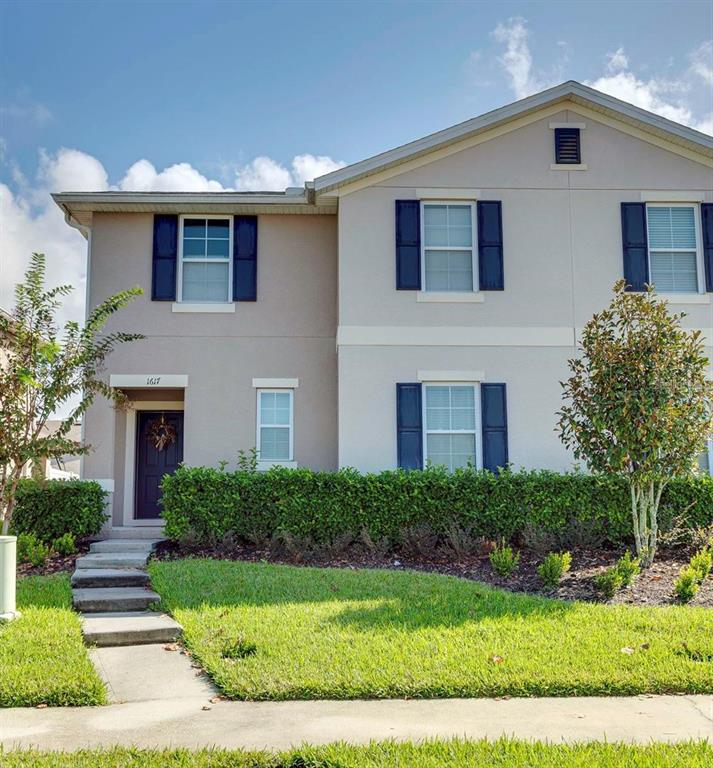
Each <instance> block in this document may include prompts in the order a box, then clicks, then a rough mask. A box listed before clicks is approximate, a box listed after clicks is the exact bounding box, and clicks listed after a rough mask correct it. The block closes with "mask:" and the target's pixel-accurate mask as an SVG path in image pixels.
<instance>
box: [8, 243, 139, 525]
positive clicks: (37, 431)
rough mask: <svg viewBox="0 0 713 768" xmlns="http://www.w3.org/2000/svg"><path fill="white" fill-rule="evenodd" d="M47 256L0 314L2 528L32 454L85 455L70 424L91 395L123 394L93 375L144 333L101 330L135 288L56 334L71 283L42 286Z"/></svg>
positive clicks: (35, 260) (117, 397) (36, 261)
mask: <svg viewBox="0 0 713 768" xmlns="http://www.w3.org/2000/svg"><path fill="white" fill-rule="evenodd" d="M44 281H45V257H44V254H41V253H34V254H32V259H31V262H30V266H29V267H28V269H27V272H26V273H25V282H24V283H21V284H19V285H18V286H17V287H16V288H15V298H16V301H15V308H14V310H13V312H12V314H10V315H5V314H4V313H3V314H0V523H1V524H2V525H1V531H2V534H3V535H4V534H7V532H8V530H9V527H10V522H11V520H12V512H13V508H14V506H15V494H16V491H17V486H18V483H19V480H20V478H21V477H22V476H23V474H24V472H25V470H26V467H27V466H28V464H29V463H30V462H32V461H33V460H34V461H36V460H38V459H41V458H50V457H59V456H61V455H62V454H65V453H73V454H80V455H81V454H86V453H87V452H88V451H89V446H87V445H82V444H81V443H79V442H77V441H75V440H71V439H70V438H69V431H70V429H71V427H72V425H73V424H74V423H75V422H76V421H77V419H78V418H79V417H80V416H81V415H82V414H84V413H85V411H86V410H87V408H89V406H90V405H91V404H92V402H93V401H94V399H95V397H96V396H97V395H98V394H100V395H104V396H105V397H107V398H108V399H110V400H113V401H114V402H116V403H121V402H123V400H124V399H125V397H124V395H123V394H122V393H120V392H118V391H116V390H112V389H111V387H110V386H109V385H108V384H107V383H105V382H103V381H101V380H100V379H99V378H98V374H99V372H100V370H101V368H102V364H103V362H104V360H105V359H106V357H107V355H109V353H110V352H111V351H112V350H113V349H114V347H115V346H116V345H117V344H121V343H124V342H127V341H134V340H135V339H140V338H143V337H142V336H141V334H136V333H121V332H114V333H106V334H103V335H102V334H101V330H102V328H103V326H104V324H105V323H106V321H107V320H108V319H109V318H110V317H111V316H112V315H113V314H114V313H115V312H117V311H118V310H119V309H121V308H122V307H125V306H126V305H127V304H128V303H129V301H131V300H132V299H133V298H134V297H135V296H137V295H139V294H140V293H142V291H141V289H140V288H132V289H131V290H128V291H122V292H121V293H117V294H116V295H115V296H112V297H110V298H108V299H106V300H105V301H103V302H102V303H101V304H100V305H99V306H98V307H96V309H94V310H92V311H91V312H90V314H89V316H88V318H87V321H86V323H85V324H84V326H80V325H79V323H76V322H67V323H65V325H64V329H63V330H62V332H61V333H60V329H59V326H58V324H57V321H56V319H55V315H56V311H57V309H58V308H59V306H60V304H61V299H62V297H64V296H66V295H67V294H68V293H70V292H71V291H72V287H71V286H69V285H60V286H57V287H56V288H51V289H49V290H45V288H44ZM67 406H69V413H68V414H67V415H66V416H65V417H64V418H63V419H62V420H61V422H60V425H59V427H58V428H57V429H56V430H55V431H54V432H52V433H51V434H48V432H47V430H46V429H45V426H46V424H47V420H48V419H49V418H50V417H51V416H52V414H53V413H55V412H57V411H58V410H59V409H60V408H62V407H67Z"/></svg>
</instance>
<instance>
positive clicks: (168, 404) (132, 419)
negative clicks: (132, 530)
mask: <svg viewBox="0 0 713 768" xmlns="http://www.w3.org/2000/svg"><path fill="white" fill-rule="evenodd" d="M183 410H184V403H183V400H175V401H174V400H143V401H139V402H135V403H132V405H131V408H130V409H129V410H128V411H127V412H126V436H125V438H124V513H123V517H124V522H123V525H126V526H132V527H133V526H136V527H141V526H151V527H156V526H159V525H164V524H165V523H164V520H163V519H161V518H158V519H155V518H151V519H147V520H136V519H135V518H134V497H135V493H134V491H135V488H134V477H135V472H136V421H137V418H136V416H137V413H138V411H183ZM183 433H184V434H183V436H184V441H185V428H184V430H183Z"/></svg>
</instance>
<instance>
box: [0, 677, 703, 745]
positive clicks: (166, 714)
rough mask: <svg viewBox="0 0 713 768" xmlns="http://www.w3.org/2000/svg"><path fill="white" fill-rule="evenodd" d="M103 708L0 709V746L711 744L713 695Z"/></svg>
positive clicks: (201, 701) (202, 700) (179, 700)
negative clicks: (464, 740) (450, 741)
mask: <svg viewBox="0 0 713 768" xmlns="http://www.w3.org/2000/svg"><path fill="white" fill-rule="evenodd" d="M150 695H151V692H150V691H148V692H147V694H146V696H147V698H146V699H145V700H143V701H133V702H131V703H126V704H113V705H109V706H106V707H81V708H77V709H6V710H0V745H2V746H3V747H5V748H6V749H8V748H12V747H16V746H22V747H30V746H33V747H39V748H41V749H63V750H72V749H78V748H81V747H98V746H109V745H115V744H120V745H127V746H128V745H135V746H138V747H178V746H181V747H190V748H197V747H205V746H217V747H226V748H239V747H242V748H247V749H262V748H269V749H286V748H288V747H290V746H296V745H299V744H301V743H303V742H309V743H311V744H326V743H329V742H332V741H337V740H346V741H349V742H352V743H366V742H368V741H370V740H371V739H386V738H393V739H397V740H419V739H425V738H434V737H440V738H448V737H454V736H461V737H468V738H472V739H475V738H481V737H487V738H491V739H495V738H497V737H498V736H501V735H508V736H516V737H519V738H523V739H532V740H542V739H547V740H550V741H553V742H562V741H592V740H602V739H607V740H608V741H626V742H640V743H648V742H650V741H681V740H685V739H702V738H708V739H710V740H711V741H713V696H652V697H645V696H637V697H630V698H577V699H509V700H492V699H445V700H440V701H417V700H413V701H401V700H398V701H397V700H390V701H305V702H223V701H221V702H218V703H210V702H209V699H208V698H207V697H206V696H205V695H199V696H186V697H183V696H178V697H175V698H160V699H151V698H148V696H150Z"/></svg>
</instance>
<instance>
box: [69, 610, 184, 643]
mask: <svg viewBox="0 0 713 768" xmlns="http://www.w3.org/2000/svg"><path fill="white" fill-rule="evenodd" d="M82 630H83V632H84V640H85V642H86V643H87V645H96V646H99V647H100V648H103V647H109V646H119V645H146V644H148V643H172V642H174V641H176V640H178V639H179V638H180V636H181V633H182V632H183V628H182V627H181V625H180V624H178V622H176V621H174V620H173V619H172V618H171V617H170V616H167V615H166V614H165V613H154V612H151V611H141V612H137V611H127V612H124V613H94V614H89V615H87V616H84V617H83V618H82Z"/></svg>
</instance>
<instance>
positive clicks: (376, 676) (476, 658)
mask: <svg viewBox="0 0 713 768" xmlns="http://www.w3.org/2000/svg"><path fill="white" fill-rule="evenodd" d="M150 572H151V577H152V582H153V586H154V589H156V590H157V591H158V592H159V593H160V594H161V596H162V598H163V601H164V602H163V606H164V607H165V608H167V609H169V610H170V611H172V612H173V614H174V616H175V617H176V618H177V620H178V621H179V622H180V623H181V624H182V625H183V627H184V630H185V632H184V640H185V643H186V645H187V646H188V648H189V649H190V651H191V653H192V654H193V655H194V656H195V658H196V659H197V660H198V661H199V662H200V663H201V664H202V665H203V666H204V668H205V669H206V670H207V672H208V673H209V675H210V676H211V677H212V679H213V680H214V681H215V683H216V684H217V685H218V687H219V688H220V689H221V690H222V691H223V692H224V693H225V694H226V695H227V696H228V697H230V698H234V699H249V700H266V699H271V700H283V699H330V698H334V699H352V698H371V699H374V698H391V697H398V698H400V697H413V698H415V697H418V698H444V697H484V696H504V695H508V696H584V695H597V696H604V695H626V694H639V693H673V692H679V693H684V692H685V693H704V692H706V693H710V692H713V661H711V659H713V611H709V610H707V609H702V608H690V607H678V606H671V607H665V608H631V607H627V606H621V605H618V606H608V605H597V604H589V603H576V602H564V601H557V600H549V599H547V598H543V597H534V596H529V595H522V594H514V593H509V592H505V591H501V590H496V589H492V588H489V587H486V586H484V585H482V584H479V583H477V582H472V581H466V580H462V579H457V578H454V577H449V576H440V575H434V574H425V573H416V572H406V571H386V570H347V569H334V568H325V569H320V568H298V567H291V566H281V565H268V564H265V563H258V564H255V563H244V562H231V561H219V560H207V559H186V560H175V561H154V562H152V563H151V565H150Z"/></svg>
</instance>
